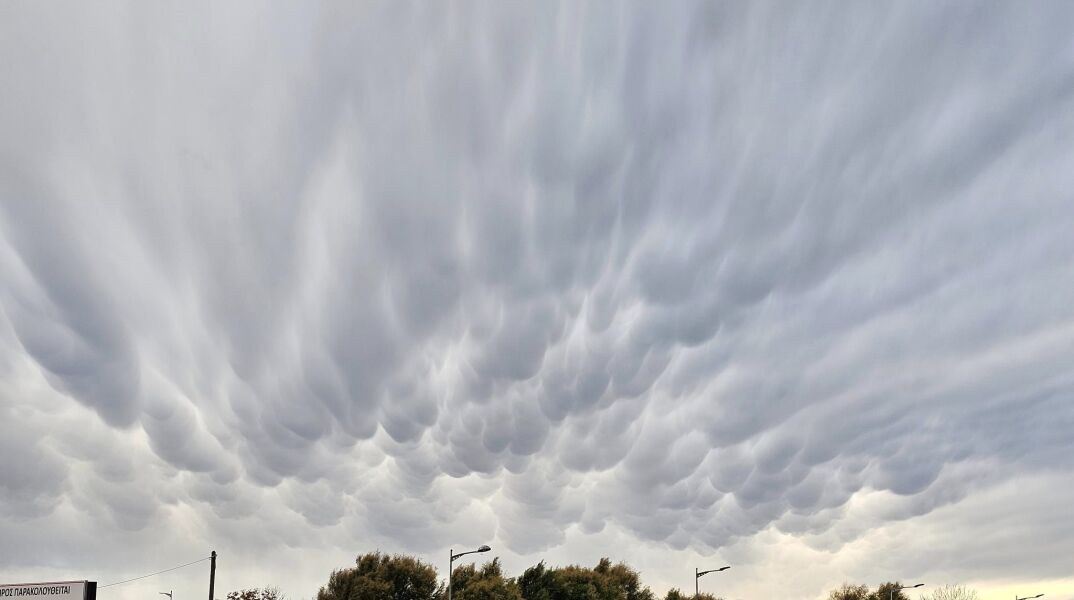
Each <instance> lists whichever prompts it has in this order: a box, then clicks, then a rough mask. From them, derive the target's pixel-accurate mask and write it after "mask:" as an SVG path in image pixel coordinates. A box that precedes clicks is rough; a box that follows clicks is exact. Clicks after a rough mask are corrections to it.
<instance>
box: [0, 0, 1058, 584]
mask: <svg viewBox="0 0 1074 600" xmlns="http://www.w3.org/2000/svg"><path fill="white" fill-rule="evenodd" d="M1039 8H1040V10H1034V11H1024V10H1019V9H1016V8H1015V7H1004V6H988V7H970V6H966V7H960V6H953V5H950V6H944V5H936V4H931V3H930V4H925V3H922V4H918V5H898V6H891V7H878V6H868V5H857V6H845V5H842V6H839V5H826V4H812V5H809V6H798V7H786V6H774V5H771V6H770V5H765V4H758V3H750V4H730V3H725V4H720V5H705V6H696V7H695V6H685V5H682V6H675V7H664V6H661V7H657V6H655V5H654V6H646V5H636V6H627V5H623V6H614V7H612V6H598V5H583V4H566V5H562V6H554V5H542V6H540V7H526V9H525V10H523V9H522V8H512V7H495V8H490V7H484V8H483V7H477V6H472V5H471V6H459V7H452V8H450V9H449V8H448V7H446V6H434V7H423V8H421V9H419V7H417V6H411V5H406V4H402V3H390V4H383V5H368V6H363V7H361V8H358V9H349V8H343V7H331V8H317V9H313V8H295V9H284V10H282V11H281V12H272V11H269V12H268V13H266V14H263V15H260V16H255V15H253V14H250V13H248V12H247V11H245V10H244V9H243V8H242V7H229V8H227V9H221V8H219V7H216V8H214V9H213V10H212V11H210V13H212V16H213V18H212V19H209V20H208V21H202V20H198V19H195V20H191V18H190V16H189V15H185V14H180V13H178V12H173V11H172V9H165V8H162V9H160V12H153V11H149V10H148V9H145V8H138V7H124V8H123V9H122V10H123V12H124V13H125V14H127V13H129V15H128V16H129V18H128V19H127V20H115V19H111V18H106V17H105V16H104V14H103V13H102V14H87V15H83V17H84V20H86V21H87V22H89V23H90V24H92V25H93V26H92V27H84V28H81V27H74V26H72V25H70V24H63V23H55V18H54V17H53V16H52V15H49V14H48V13H47V12H44V11H38V10H31V9H19V8H13V7H6V8H3V9H0V10H2V11H4V13H5V15H4V16H5V17H6V18H4V19H3V20H2V21H0V22H3V23H4V25H0V28H2V29H0V30H2V31H4V33H5V35H4V36H0V50H3V52H4V54H5V55H6V56H12V57H17V58H16V59H15V60H12V61H9V62H8V63H6V64H5V65H4V67H2V69H3V75H4V80H5V81H7V82H10V83H11V85H9V86H7V87H8V89H9V90H10V91H9V92H7V93H5V94H4V95H3V96H2V97H0V114H4V117H3V118H2V120H0V134H2V135H0V140H2V141H0V158H2V161H3V162H2V165H0V167H2V169H3V170H2V171H0V172H2V173H3V177H2V178H0V202H2V204H0V231H2V232H3V244H2V247H0V273H2V277H3V281H4V289H3V293H2V295H0V302H2V304H0V306H2V309H3V315H4V320H3V323H4V329H3V332H4V336H3V338H2V339H3V343H4V346H3V354H2V356H3V359H4V363H3V373H4V389H3V391H4V397H3V398H2V403H0V410H2V411H4V412H3V413H2V414H3V416H4V422H5V423H18V424H19V425H20V427H19V428H18V431H14V432H10V433H7V432H5V434H4V435H3V436H2V437H0V444H2V445H3V451H4V456H5V457H8V456H12V457H19V458H18V459H17V460H14V461H6V460H5V461H4V465H3V466H0V469H3V470H4V471H3V473H4V477H3V478H2V483H0V506H2V507H3V514H4V515H5V516H9V515H10V518H12V519H31V520H33V519H44V518H47V517H49V516H50V515H54V514H60V513H63V515H64V516H65V518H71V519H74V520H75V521H77V520H78V519H82V520H88V521H94V522H107V523H110V524H112V525H114V526H115V527H117V528H119V529H122V530H129V531H131V532H134V533H132V534H131V535H135V534H136V533H138V532H141V531H145V530H147V529H152V528H154V527H160V526H163V524H165V523H168V522H171V521H173V520H176V519H193V520H196V521H198V522H199V523H203V524H212V525H213V526H215V527H220V528H223V529H224V530H226V531H227V532H228V533H229V534H230V535H231V536H233V538H234V539H236V540H241V541H243V542H250V543H251V544H253V545H254V546H255V547H265V546H271V544H273V543H279V542H283V543H284V544H286V545H288V546H290V547H303V546H304V545H311V544H315V543H316V544H325V543H327V544H335V545H339V546H341V547H346V548H351V547H352V546H353V544H354V543H356V542H355V540H363V543H364V541H368V540H373V541H376V542H378V543H380V542H383V543H385V545H386V547H387V546H388V545H391V547H398V548H401V549H410V550H415V551H422V552H424V551H433V550H436V549H438V548H441V547H442V546H443V545H445V544H450V543H462V542H470V541H472V542H475V543H478V542H480V541H481V540H482V539H485V538H489V537H492V536H495V537H496V538H498V540H500V541H502V542H503V543H504V544H505V545H506V547H508V548H509V549H510V550H512V551H514V552H516V553H526V552H536V551H538V550H543V549H547V548H551V547H555V546H557V545H559V544H563V543H564V541H565V540H566V539H567V537H568V535H570V532H571V531H572V530H573V528H574V526H577V528H578V529H579V530H581V531H582V532H585V533H586V534H594V535H595V534H598V533H601V532H604V531H605V530H606V527H607V526H608V525H609V524H610V525H612V526H613V527H614V528H616V530H617V531H618V530H623V531H625V532H627V534H628V535H630V536H632V537H633V539H634V540H636V541H641V542H643V543H655V544H667V545H670V546H672V547H674V548H691V549H694V550H698V551H702V552H710V551H712V550H714V549H722V548H730V547H731V546H732V545H735V544H737V543H739V542H740V541H742V540H747V541H748V540H753V539H755V538H756V539H761V538H762V537H763V536H764V535H768V534H772V532H779V533H782V534H788V535H791V536H796V537H799V538H801V539H803V540H807V543H808V544H809V545H810V547H813V548H822V549H825V550H831V549H838V548H842V547H845V546H847V545H849V544H854V543H856V542H861V543H865V541H868V540H869V535H870V532H871V531H873V530H876V529H878V528H883V527H885V526H889V525H890V526H892V527H899V524H900V523H904V522H910V521H914V520H922V519H930V518H934V514H940V515H943V514H944V513H943V511H944V510H945V508H947V507H950V506H952V505H955V504H959V503H962V502H970V501H971V500H972V499H973V498H975V497H976V496H975V495H977V494H983V493H986V492H988V490H993V491H994V490H995V489H998V488H997V486H1002V485H1008V484H1010V483H1011V482H1014V481H1016V480H1018V479H1019V478H1021V477H1034V476H1037V475H1040V474H1054V473H1061V474H1064V475H1065V476H1069V474H1070V471H1071V469H1072V468H1074V464H1072V463H1071V458H1070V456H1071V454H1070V452H1069V450H1070V435H1069V431H1070V430H1071V427H1072V426H1074V411H1072V410H1071V406H1072V404H1071V402H1070V398H1071V393H1072V390H1074V380H1072V379H1071V377H1070V375H1069V367H1068V365H1069V364H1071V363H1072V362H1074V346H1072V345H1071V342H1070V340H1072V339H1074V335H1072V334H1074V330H1072V326H1074V325H1072V324H1074V310H1072V307H1074V301H1072V300H1074V288H1072V287H1071V285H1070V284H1069V283H1067V282H1070V281H1074V270H1072V269H1074V267H1072V265H1074V260H1072V259H1074V242H1072V241H1071V240H1072V239H1074V238H1072V237H1071V235H1070V231H1071V230H1072V226H1074V210H1072V209H1071V205H1070V202H1069V189H1070V176H1069V172H1071V170H1072V169H1071V167H1072V165H1071V164H1070V162H1071V161H1070V156H1069V152H1068V151H1067V148H1066V146H1067V144H1066V140H1068V139H1069V136H1070V133H1071V131H1072V130H1074V69H1072V68H1071V65H1072V64H1074V62H1072V58H1074V56H1072V49H1071V46H1070V43H1069V40H1070V35H1069V33H1070V32H1069V27H1066V26H1065V23H1067V22H1069V19H1070V17H1072V16H1074V15H1070V14H1068V13H1069V12H1070V9H1069V8H1068V7H1067V6H1064V5H1062V4H1048V5H1043V4H1042V5H1041V6H1040V7H1039ZM456 11H457V12H456ZM240 33H241V34H240ZM39 35H40V36H43V39H44V41H41V39H39V38H38V36H39ZM30 398H41V399H44V400H39V401H30V400H29V399H30ZM72 401H73V402H72ZM57 419H58V421H56V420H57ZM86 419H91V420H93V423H94V426H93V430H92V435H91V436H89V437H87V438H86V440H85V441H82V440H80V439H79V438H72V436H73V435H75V433H76V432H77V431H78V428H79V424H78V423H79V422H80V421H84V420H86ZM54 421H55V422H58V423H59V424H60V426H59V427H49V426H48V424H49V423H52V422H54ZM72 439H75V440H78V441H75V442H72ZM28 464H32V465H34V468H27V465H28ZM989 493H991V492H989ZM878 494H880V495H882V496H883V497H884V498H889V497H890V504H882V503H881V502H880V501H877V500H874V498H875V497H876V496H877V495H878ZM863 507H864V508H863ZM65 511H66V512H65ZM70 515H75V516H73V517H72V516H70ZM936 518H939V517H936ZM266 524H267V526H266ZM1066 525H1067V524H1066V523H1065V522H1064V525H1063V526H1064V527H1065V526H1066ZM961 527H962V528H963V530H965V531H966V534H965V535H967V536H969V535H972V533H970V529H971V528H970V527H969V526H968V525H965V524H962V525H961ZM1035 527H1036V525H1035V524H1034V525H1032V526H1031V527H1030V529H1034V528H1035ZM1034 530H1036V529H1034ZM1062 530H1063V528H1062V527H1059V528H1057V529H1056V531H1062ZM10 531H11V532H14V533H13V535H22V534H21V533H19V532H21V531H22V529H20V528H19V526H12V527H11V528H10ZM1042 535H1047V533H1042ZM482 536H483V537H482ZM43 539H58V538H48V537H46V538H43ZM758 543H761V542H758ZM1055 543H1058V542H1055ZM735 548H736V549H734V550H728V551H729V552H730V551H734V552H740V553H741V555H742V556H743V557H749V556H753V555H751V554H750V549H749V548H745V547H738V546H735ZM744 560H759V559H748V558H746V559H744ZM1051 564H1052V565H1053V567H1054V566H1055V564H1056V563H1054V561H1053V562H1052V563H1051ZM950 568H951V569H952V570H953V571H957V570H958V566H957V565H955V566H951V567H950ZM970 571H972V570H969V571H967V572H970ZM1027 572H1028V571H1027ZM1035 572H1036V571H1035ZM1042 572H1048V573H1055V572H1057V571H1054V569H1053V570H1052V571H1048V570H1047V569H1044V570H1043V571H1042Z"/></svg>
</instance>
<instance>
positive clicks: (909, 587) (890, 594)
mask: <svg viewBox="0 0 1074 600" xmlns="http://www.w3.org/2000/svg"><path fill="white" fill-rule="evenodd" d="M923 585H925V584H923V583H917V584H914V585H900V586H898V587H893V588H891V590H890V591H889V592H888V600H892V598H894V597H895V592H901V591H903V590H912V589H914V588H919V587H921V586H923Z"/></svg>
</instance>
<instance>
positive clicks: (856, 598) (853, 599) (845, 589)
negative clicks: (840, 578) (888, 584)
mask: <svg viewBox="0 0 1074 600" xmlns="http://www.w3.org/2000/svg"><path fill="white" fill-rule="evenodd" d="M828 600H871V598H870V594H869V587H868V586H865V585H853V584H850V583H844V584H843V585H841V586H839V587H837V588H835V589H834V590H832V591H831V592H829V593H828Z"/></svg>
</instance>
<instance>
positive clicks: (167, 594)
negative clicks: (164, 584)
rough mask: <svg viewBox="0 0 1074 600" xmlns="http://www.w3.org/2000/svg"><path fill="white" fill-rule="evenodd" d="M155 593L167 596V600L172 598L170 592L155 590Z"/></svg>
mask: <svg viewBox="0 0 1074 600" xmlns="http://www.w3.org/2000/svg"><path fill="white" fill-rule="evenodd" d="M157 593H158V594H160V595H161V596H167V597H168V600H172V593H171V592H157Z"/></svg>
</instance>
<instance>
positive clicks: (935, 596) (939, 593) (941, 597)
mask: <svg viewBox="0 0 1074 600" xmlns="http://www.w3.org/2000/svg"><path fill="white" fill-rule="evenodd" d="M925 598H926V599H927V600H977V590H973V589H970V588H967V587H965V586H961V585H945V586H943V587H941V588H936V589H935V590H933V592H932V593H931V594H929V595H928V596H926V597H925Z"/></svg>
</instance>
